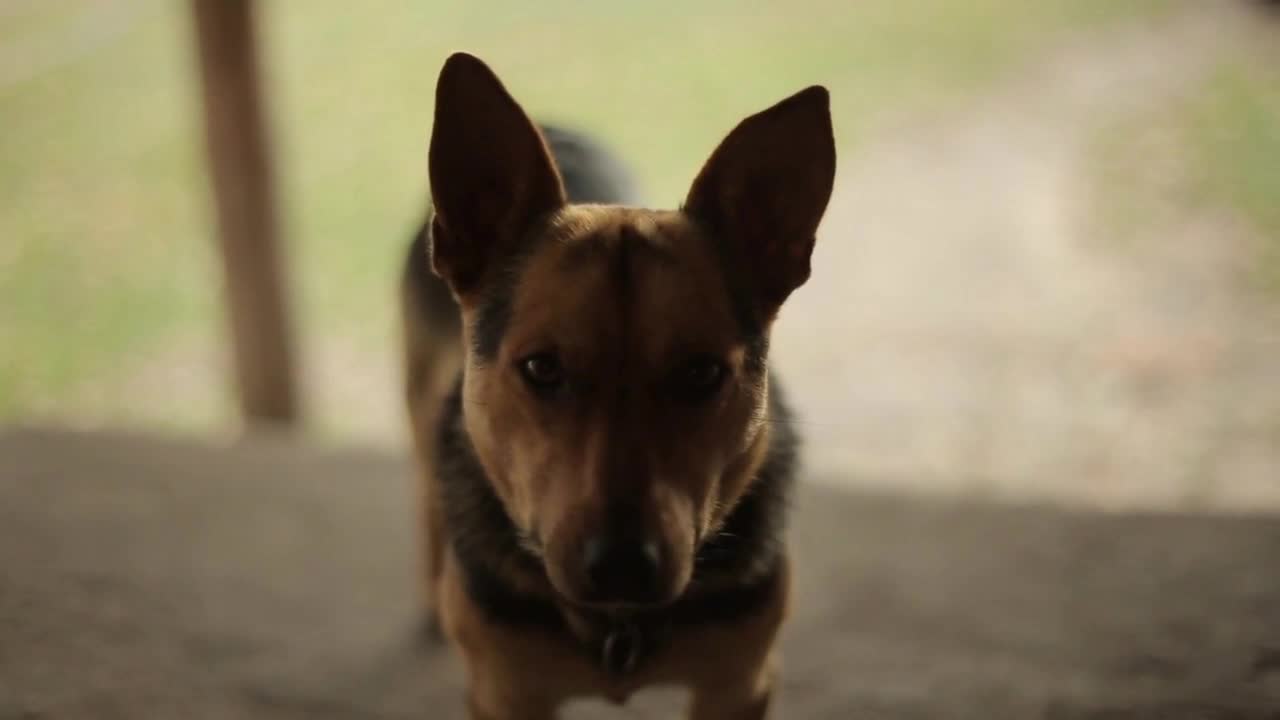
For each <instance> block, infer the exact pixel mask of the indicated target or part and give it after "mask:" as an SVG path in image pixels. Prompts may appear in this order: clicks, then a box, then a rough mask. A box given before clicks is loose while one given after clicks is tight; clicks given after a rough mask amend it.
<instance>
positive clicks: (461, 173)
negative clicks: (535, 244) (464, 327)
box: [429, 53, 565, 298]
mask: <svg viewBox="0 0 1280 720" xmlns="http://www.w3.org/2000/svg"><path fill="white" fill-rule="evenodd" d="M429 164H430V176H431V196H432V201H433V203H434V205H435V215H434V218H433V220H432V228H431V235H432V243H431V258H432V259H431V262H432V265H433V266H434V268H435V271H436V273H437V274H439V275H440V277H442V278H444V280H445V282H447V283H448V284H449V285H450V287H452V288H453V291H454V293H455V294H456V295H458V297H459V298H464V297H465V296H467V295H469V294H471V293H472V292H474V291H475V290H476V289H477V288H478V287H479V285H480V283H481V282H482V281H483V280H484V278H485V275H486V273H487V272H488V270H489V268H490V267H491V266H492V265H493V264H494V263H495V262H499V261H501V260H502V258H503V255H504V254H507V253H511V252H513V251H515V249H516V245H517V244H518V243H519V241H520V240H521V238H522V237H523V236H524V235H525V234H526V233H527V232H528V231H529V228H530V227H531V226H532V224H533V223H534V222H535V221H536V220H538V219H539V218H541V217H544V216H545V215H547V214H548V213H551V212H553V211H555V210H558V209H559V208H561V207H562V206H564V204H565V193H564V186H563V183H562V182H561V179H560V174H559V172H558V171H557V170H556V167H555V163H554V162H553V161H552V159H551V154H550V153H549V152H548V150H547V146H546V143H545V142H544V141H543V138H542V135H541V133H540V132H539V131H538V129H537V127H536V126H534V124H533V122H532V121H530V120H529V117H528V116H527V115H525V113H524V110H522V109H521V108H520V106H519V105H518V104H517V103H516V101H515V100H514V99H512V97H511V95H510V94H509V93H508V92H507V90H506V88H504V87H503V86H502V82H501V81H500V80H498V77H497V76H496V75H494V73H493V71H492V70H490V69H489V67H488V66H487V65H485V64H484V63H483V62H481V61H480V60H479V59H477V58H475V57H473V56H471V55H467V54H465V53H455V54H454V55H452V56H450V57H449V59H448V60H446V61H445V63H444V67H443V68H442V69H441V70H440V79H439V81H438V82H437V83H436V109H435V123H434V125H433V126H432V131H431V150H430V156H429Z"/></svg>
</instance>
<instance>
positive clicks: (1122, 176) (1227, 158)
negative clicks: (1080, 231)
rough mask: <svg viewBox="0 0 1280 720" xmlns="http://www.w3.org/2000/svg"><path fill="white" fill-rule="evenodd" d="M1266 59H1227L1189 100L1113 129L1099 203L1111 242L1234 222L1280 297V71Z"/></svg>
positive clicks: (1266, 283)
mask: <svg viewBox="0 0 1280 720" xmlns="http://www.w3.org/2000/svg"><path fill="white" fill-rule="evenodd" d="M1246 54H1251V55H1253V56H1252V57H1249V58H1248V59H1246V58H1245V57H1243V56H1244V55H1246ZM1258 54H1259V53H1247V52H1241V53H1238V54H1237V55H1238V56H1233V57H1230V58H1228V59H1224V60H1223V61H1222V62H1221V63H1220V64H1219V65H1218V66H1217V67H1216V68H1213V69H1212V71H1211V72H1209V73H1208V74H1207V75H1206V77H1205V79H1203V80H1201V81H1200V82H1199V84H1197V85H1196V86H1194V87H1193V88H1192V90H1191V92H1190V93H1188V94H1187V95H1185V96H1179V97H1177V98H1174V99H1172V100H1170V101H1168V102H1166V103H1164V104H1162V105H1161V106H1159V107H1156V108H1150V109H1146V110H1144V111H1142V112H1141V113H1140V114H1139V115H1138V116H1136V117H1124V118H1120V119H1118V121H1116V122H1114V123H1111V124H1108V125H1106V126H1104V127H1103V128H1102V130H1101V131H1100V133H1099V136H1098V139H1097V143H1096V145H1095V147H1094V148H1093V158H1092V159H1093V164H1094V166H1095V168H1096V170H1097V175H1096V178H1095V179H1096V183H1095V184H1096V192H1095V194H1094V195H1095V198H1096V199H1097V200H1098V205H1099V207H1098V209H1099V213H1098V214H1099V221H1100V222H1101V224H1102V227H1103V230H1104V232H1105V233H1106V234H1107V235H1108V236H1110V237H1112V238H1114V239H1116V240H1119V241H1120V242H1122V243H1125V242H1129V241H1133V240H1138V239H1140V238H1142V237H1148V236H1150V235H1151V234H1152V231H1153V229H1158V228H1159V227H1161V226H1162V224H1165V223H1177V222H1182V221H1184V220H1185V217H1186V214H1187V213H1199V212H1215V213H1221V212H1223V211H1226V212H1230V213H1232V214H1233V215H1235V216H1236V217H1237V218H1238V219H1240V220H1242V221H1243V223H1244V225H1245V226H1246V227H1247V228H1248V230H1249V232H1250V233H1251V234H1252V235H1254V236H1256V239H1257V240H1258V242H1257V243H1256V247H1257V256H1256V257H1255V258H1253V260H1252V262H1251V263H1250V266H1251V268H1252V269H1253V270H1254V278H1253V279H1254V280H1256V281H1258V283H1259V285H1260V286H1261V287H1263V288H1265V289H1267V290H1269V291H1270V293H1271V294H1273V295H1276V296H1277V297H1280V66H1277V65H1276V64H1275V63H1274V62H1267V61H1265V60H1264V59H1263V58H1259V57H1257V56H1256V55H1258ZM1261 54H1263V55H1265V53H1261ZM1277 57H1280V56H1277ZM1156 234H1157V235H1158V232H1157V233H1156Z"/></svg>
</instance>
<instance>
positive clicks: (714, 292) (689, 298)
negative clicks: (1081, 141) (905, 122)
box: [430, 55, 835, 607]
mask: <svg viewBox="0 0 1280 720" xmlns="http://www.w3.org/2000/svg"><path fill="white" fill-rule="evenodd" d="M834 168H835V151H834V143H833V140H832V133H831V122H830V115H829V111H828V108H827V96H826V92H825V91H824V90H822V89H820V88H810V89H809V90H806V91H803V92H801V93H799V94H797V95H795V96H793V97H791V98H789V99H787V100H785V101H783V102H782V103H779V104H778V105H776V106H774V107H772V108H770V109H769V110H766V111H765V112H763V113H760V114H758V115H754V116H752V117H750V118H748V119H747V120H746V121H744V122H743V123H742V124H740V125H739V126H738V127H737V128H736V129H735V130H734V131H733V133H731V134H730V135H729V136H728V137H727V138H726V139H725V141H724V142H723V143H722V144H721V145H720V147H719V148H718V149H717V150H716V151H715V153H714V154H713V155H712V157H711V159H710V160H709V161H708V163H707V164H706V166H705V167H704V168H703V170H702V172H701V173H700V174H699V176H698V178H697V180H695V182H694V184H693V188H692V190H691V191H690V193H689V196H688V199H687V200H686V202H685V206H684V208H683V209H682V210H680V211H653V210H642V209H636V208H624V207H614V206H575V205H569V204H567V203H566V200H565V196H564V191H563V188H562V184H561V181H560V178H559V175H558V172H557V170H556V168H555V166H554V163H553V161H552V159H551V157H550V156H549V154H548V152H547V150H546V146H545V144H544V142H543V141H542V138H541V136H540V135H539V133H538V131H537V130H536V128H535V127H534V125H533V123H532V122H530V120H529V119H528V117H527V116H526V115H525V114H524V112H523V111H522V110H521V109H520V108H519V106H518V105H517V104H516V103H515V101H514V100H512V99H511V97H510V96H509V95H508V94H507V92H506V91H505V90H504V89H503V87H502V85H501V84H500V82H499V81H498V80H497V78H496V77H495V76H494V75H493V74H492V72H491V71H489V69H488V68H487V67H485V66H484V65H483V64H482V63H481V62H480V61H479V60H476V59H475V58H472V57H470V56H467V55H455V56H453V57H452V58H450V59H449V61H448V62H446V64H445V67H444V70H443V71H442V72H441V76H440V80H439V84H438V87H437V99H436V118H435V125H434V129H433V134H432V140H431V154H430V174H431V185H432V194H433V197H434V201H435V209H436V215H435V220H434V224H433V228H432V235H433V242H432V246H433V247H432V261H433V264H434V267H435V269H436V272H438V273H439V274H440V275H441V277H443V278H444V279H445V280H446V281H447V282H448V283H449V285H450V286H451V287H452V288H453V291H454V293H455V295H456V296H457V298H458V300H459V303H460V305H461V307H462V312H463V315H464V327H465V328H466V330H465V335H466V345H467V356H468V357H467V362H466V372H465V381H464V386H463V388H464V390H463V414H464V418H465V422H466V426H467V429H468V431H469V434H470V436H471V439H472V442H473V444H474V446H475V451H476V454H477V456H478V458H479V460H480V462H481V464H482V465H483V466H484V468H485V470H486V472H487V474H488V475H489V477H490V478H491V479H492V481H493V483H494V486H495V490H496V492H497V494H498V496H499V497H500V498H501V500H502V501H503V503H504V505H505V506H506V509H507V511H508V513H509V514H510V516H511V517H512V519H513V520H514V522H515V523H516V524H517V526H518V527H519V529H520V530H521V532H523V533H524V535H525V536H526V538H527V540H528V544H529V545H530V547H531V548H532V549H533V550H534V551H535V552H537V553H539V554H540V555H541V556H542V558H543V562H544V566H545V568H546V571H547V575H548V578H549V579H550V581H551V583H552V585H553V586H554V587H555V588H556V591H557V592H558V593H559V594H561V595H562V596H563V597H565V598H566V599H567V600H568V601H570V602H573V603H577V604H582V605H588V606H615V607H616V606H642V605H660V604H665V603H668V602H670V601H672V600H674V599H675V598H677V597H678V596H679V595H680V594H681V593H682V592H683V591H684V589H685V587H686V586H687V585H688V583H689V580H690V578H691V577H692V574H693V570H694V558H695V556H696V553H697V549H698V547H699V544H700V543H701V542H702V541H703V540H704V539H705V538H707V537H708V536H709V535H711V534H713V533H714V532H715V531H716V530H717V528H718V526H719V524H720V523H721V522H722V521H723V519H724V518H725V516H726V514H727V513H728V512H729V511H730V510H731V509H732V508H733V507H734V506H735V505H736V503H737V501H738V500H739V498H740V497H741V496H742V494H743V493H744V492H745V491H746V489H747V488H748V487H749V485H750V481H751V479H752V477H753V474H754V473H755V471H756V470H757V469H758V467H759V464H760V462H761V461H762V459H763V456H764V452H765V450H766V448H767V442H768V425H767V410H766V408H767V393H768V382H767V375H766V371H765V352H766V349H767V346H768V332H769V326H770V324H771V322H772V320H773V318H774V316H775V315H776V313H777V310H778V308H779V306H780V305H781V304H782V302H783V301H784V300H785V299H786V297H787V296H788V295H789V294H790V292H791V291H792V290H794V289H795V288H796V287H798V286H799V285H800V284H802V283H803V282H804V281H805V279H807V277H808V274H809V256H810V253H811V251H812V248H813V241H814V232H815V231H816V229H817V225H818V222H819V220H820V219H821V216H822V213H823V211H824V209H825V207H826V203H827V199H828V197H829V195H830V192H831V184H832V180H833V176H834Z"/></svg>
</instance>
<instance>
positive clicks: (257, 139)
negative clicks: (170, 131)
mask: <svg viewBox="0 0 1280 720" xmlns="http://www.w3.org/2000/svg"><path fill="white" fill-rule="evenodd" d="M191 7H192V11H193V17H194V19H195V26H196V38H197V45H198V47H199V58H200V77H201V81H202V86H203V92H204V118H205V141H206V149H207V151H208V160H209V167H210V172H211V176H212V177H211V179H212V183H213V194H214V201H215V204H216V207H217V218H218V234H219V239H220V242H219V246H220V250H221V255H222V264H223V275H224V288H225V290H224V292H225V296H226V302H227V311H228V315H229V321H230V327H231V335H232V341H233V345H234V362H235V371H236V380H237V385H238V390H239V397H240V408H241V412H242V413H243V415H244V418H245V420H246V421H247V422H250V423H257V422H262V421H267V422H274V423H292V422H295V421H296V420H297V419H298V415H299V409H298V400H297V389H296V380H295V373H294V353H293V332H292V328H291V326H290V321H289V312H288V310H289V306H288V297H287V295H288V292H287V291H288V283H287V281H286V277H285V275H284V272H283V257H282V254H283V253H282V250H281V248H280V245H279V239H278V235H279V226H278V221H277V218H276V209H275V197H274V187H273V180H274V178H273V176H272V167H271V158H270V143H269V140H268V137H267V131H266V122H265V118H264V115H265V113H264V111H263V102H262V96H261V85H260V80H259V74H258V57H257V49H256V47H255V32H254V27H253V10H254V8H253V0H192V5H191Z"/></svg>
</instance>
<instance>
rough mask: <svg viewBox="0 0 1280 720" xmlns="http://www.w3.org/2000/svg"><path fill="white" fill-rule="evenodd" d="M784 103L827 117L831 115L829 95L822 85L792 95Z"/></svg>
mask: <svg viewBox="0 0 1280 720" xmlns="http://www.w3.org/2000/svg"><path fill="white" fill-rule="evenodd" d="M786 102H787V104H789V105H792V106H793V107H804V108H805V109H808V110H811V111H814V112H819V113H822V114H823V115H828V116H829V115H830V114H831V93H830V92H828V91H827V88H826V87H824V86H822V85H810V86H809V87H807V88H805V89H803V90H801V91H800V92H798V93H796V94H795V95H792V96H791V97H790V98H789V99H788V101H786Z"/></svg>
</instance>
